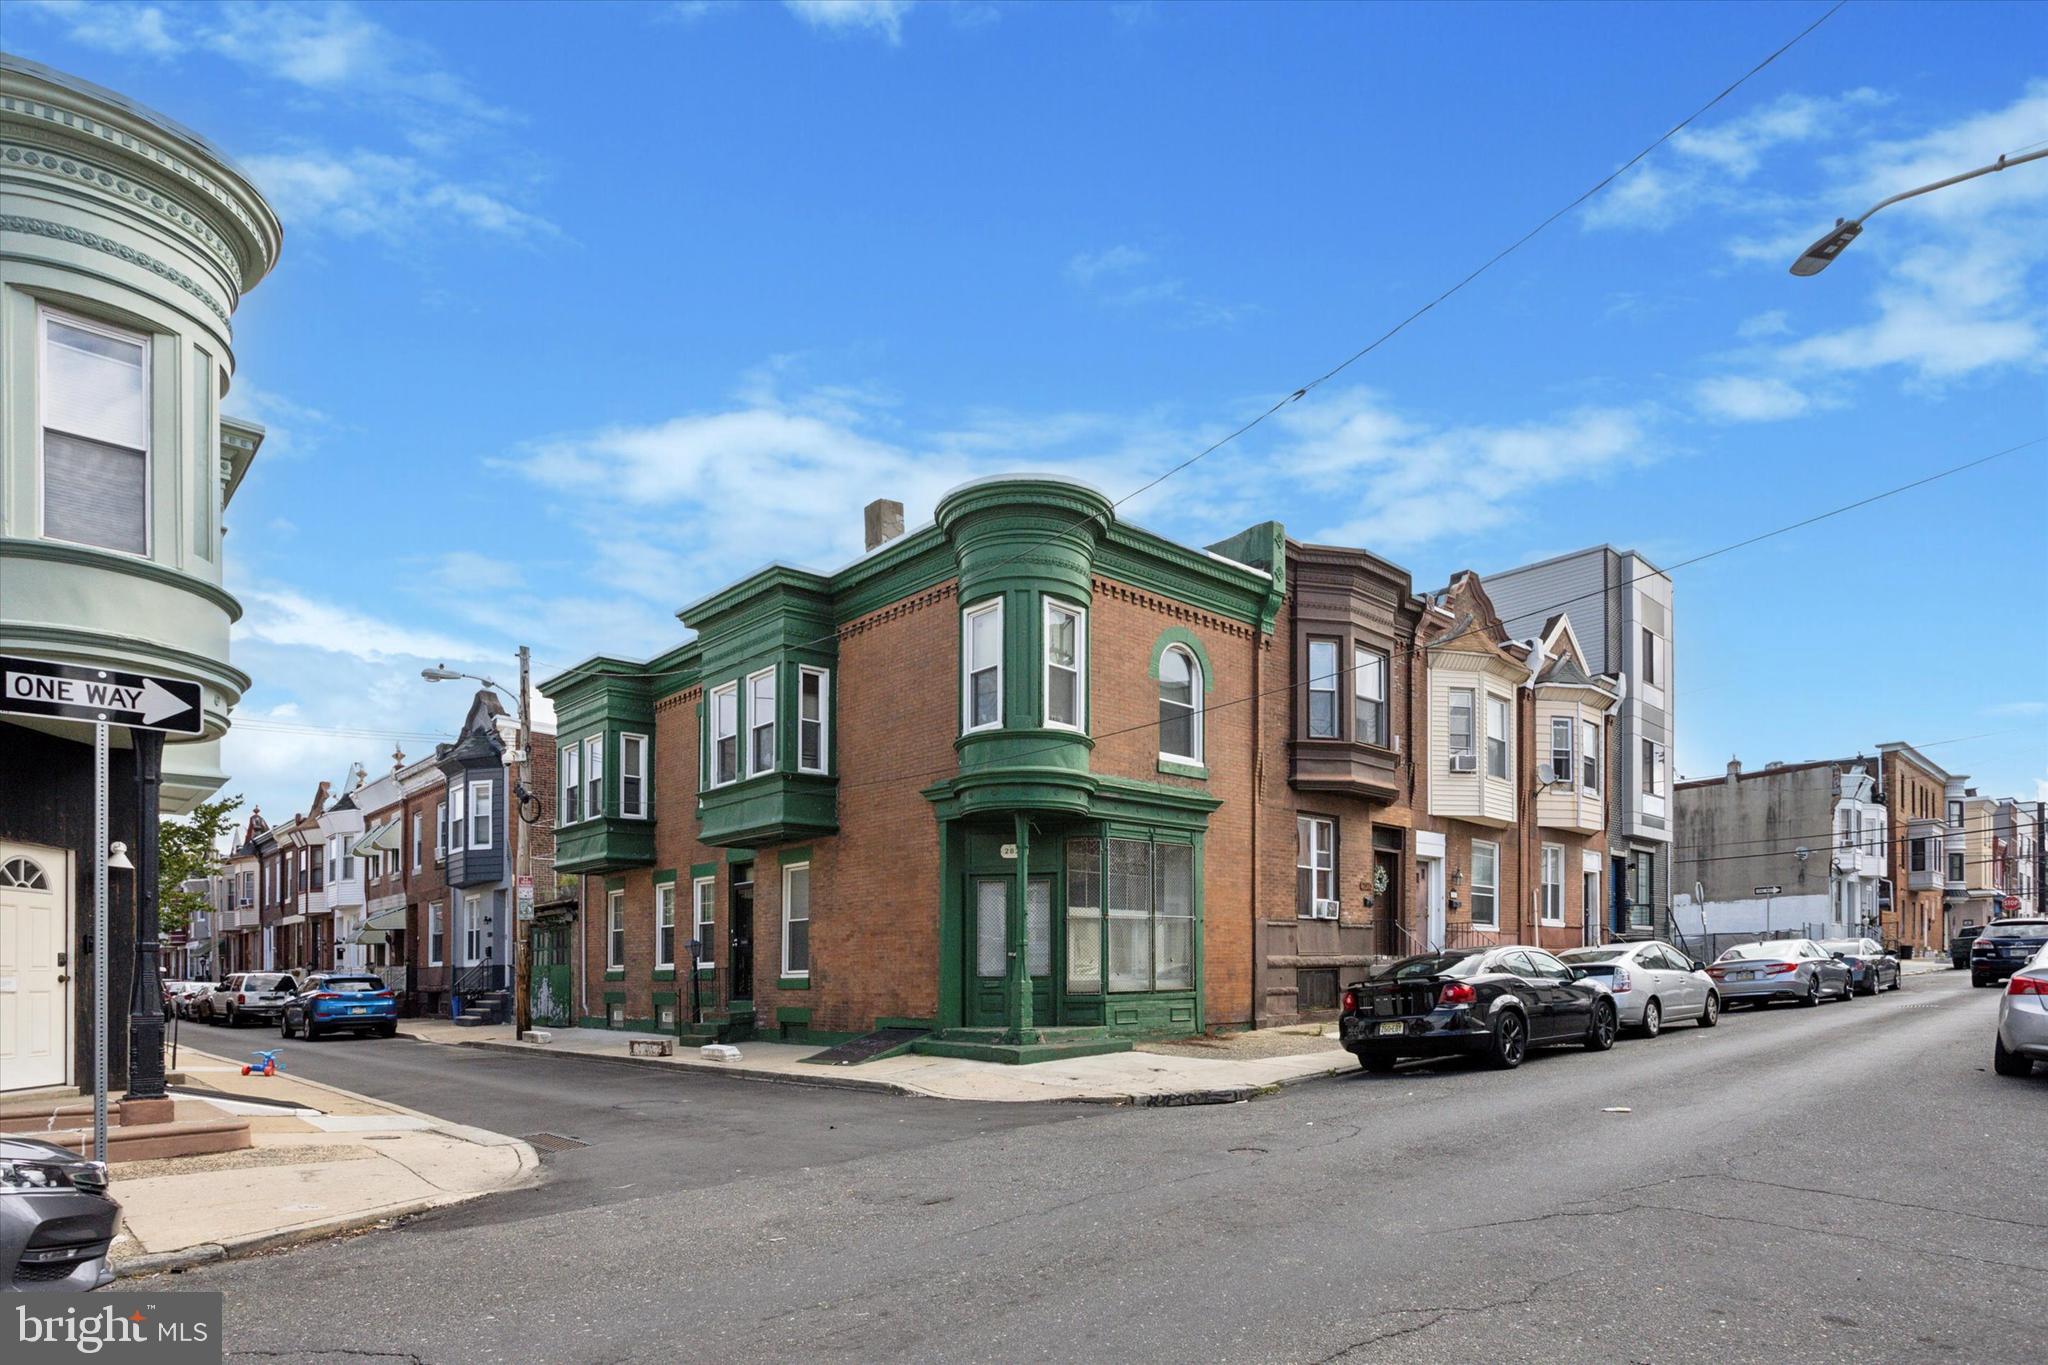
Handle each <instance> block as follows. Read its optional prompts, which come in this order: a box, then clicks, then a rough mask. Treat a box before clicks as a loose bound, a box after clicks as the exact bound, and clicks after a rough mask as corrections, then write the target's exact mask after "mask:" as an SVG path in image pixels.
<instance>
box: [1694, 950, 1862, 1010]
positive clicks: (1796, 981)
mask: <svg viewBox="0 0 2048 1365" xmlns="http://www.w3.org/2000/svg"><path fill="white" fill-rule="evenodd" d="M1707 975H1708V976H1710V977H1712V978H1713V980H1714V984H1715V985H1716V986H1718V987H1719V988H1720V991H1721V999H1722V1000H1723V1001H1725V1002H1726V1003H1728V1004H1731V1005H1733V1004H1736V1003H1738V1002H1740V1003H1746V1004H1752V1005H1764V1004H1769V1003H1770V1002H1771V1001H1773V1000H1794V1001H1797V1002H1798V1003H1800V1004H1802V1005H1818V1004H1819V1003H1820V1002H1821V1001H1822V1000H1823V999H1824V998H1826V999H1835V1000H1847V999H1848V998H1849V995H1850V992H1851V991H1852V990H1854V987H1853V986H1852V985H1851V982H1852V980H1853V977H1852V975H1851V973H1850V970H1849V965H1848V964H1847V963H1846V962H1843V961H1841V960H1840V959H1839V958H1836V957H1834V956H1832V955H1830V954H1829V953H1827V952H1825V951H1823V950H1822V948H1821V946H1820V945H1819V944H1818V943H1815V942H1814V941H1813V940H1812V939H1810V938H1780V939H1771V940H1769V941H1768V942H1764V943H1743V944H1738V945H1737V946H1735V947H1733V948H1730V949H1729V950H1728V951H1727V952H1725V953H1723V954H1721V956H1720V957H1718V958H1716V959H1714V965H1713V966H1711V967H1709V968H1707Z"/></svg>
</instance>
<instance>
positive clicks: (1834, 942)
mask: <svg viewBox="0 0 2048 1365" xmlns="http://www.w3.org/2000/svg"><path fill="white" fill-rule="evenodd" d="M1820 950H1821V951H1822V952H1824V953H1827V954H1829V955H1830V956H1832V957H1838V958H1840V959H1841V960H1842V961H1843V962H1845V963H1847V964H1848V967H1849V989H1850V990H1852V991H1854V992H1856V994H1858V995H1876V994H1877V993H1878V992H1879V991H1895V990H1898V989H1900V988H1901V987H1903V986H1904V985H1905V984H1906V978H1905V975H1904V973H1902V972H1901V971H1900V970H1899V959H1898V955H1897V954H1895V953H1888V952H1886V951H1885V950H1884V945H1883V944H1882V943H1879V942H1878V941H1877V940H1876V939H1874V938H1830V939H1823V940H1822V941H1821V945H1820Z"/></svg>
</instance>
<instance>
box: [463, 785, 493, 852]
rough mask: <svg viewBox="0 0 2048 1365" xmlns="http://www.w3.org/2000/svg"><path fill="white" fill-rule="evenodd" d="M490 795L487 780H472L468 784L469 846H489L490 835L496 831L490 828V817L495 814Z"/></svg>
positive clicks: (489, 786)
mask: <svg viewBox="0 0 2048 1365" xmlns="http://www.w3.org/2000/svg"><path fill="white" fill-rule="evenodd" d="M491 796H492V791H491V784H490V783H489V782H472V783H470V784H469V846H470V847H471V848H489V847H490V846H491V835H492V834H494V833H495V832H496V831H495V830H493V829H492V828H491V817H492V816H493V815H495V814H496V811H495V810H494V808H493V805H492V801H491Z"/></svg>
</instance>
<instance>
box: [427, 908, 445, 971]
mask: <svg viewBox="0 0 2048 1365" xmlns="http://www.w3.org/2000/svg"><path fill="white" fill-rule="evenodd" d="M447 959H448V911H447V910H446V909H445V908H444V907H443V906H442V905H441V903H440V902H439V901H436V902H435V903H434V904H432V905H430V906H428V907H427V965H428V966H429V967H439V966H443V965H445V964H446V962H447Z"/></svg>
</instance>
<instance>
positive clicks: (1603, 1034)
mask: <svg viewBox="0 0 2048 1365" xmlns="http://www.w3.org/2000/svg"><path fill="white" fill-rule="evenodd" d="M1619 1032H1621V1022H1620V1020H1619V1019H1618V1018H1617V1017H1616V1015H1615V1011H1614V1006H1613V1005H1612V1004H1611V1003H1609V1002H1608V1001H1605V1000H1602V1001H1601V1002H1599V1003H1598V1004H1596V1005H1594V1006H1593V1022H1592V1023H1591V1024H1589V1025H1587V1027H1586V1051H1588V1052H1605V1051H1607V1049H1608V1048H1611V1047H1613V1046H1614V1035H1615V1034H1617V1033H1619Z"/></svg>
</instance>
